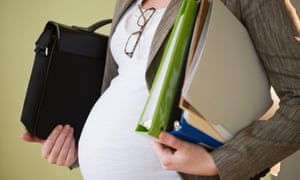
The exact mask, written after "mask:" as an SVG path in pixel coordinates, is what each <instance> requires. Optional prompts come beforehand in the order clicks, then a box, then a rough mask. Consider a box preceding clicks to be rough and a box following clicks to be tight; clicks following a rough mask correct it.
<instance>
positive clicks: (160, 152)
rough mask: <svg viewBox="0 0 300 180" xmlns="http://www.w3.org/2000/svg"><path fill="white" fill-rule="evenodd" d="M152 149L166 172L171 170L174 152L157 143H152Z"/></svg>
mask: <svg viewBox="0 0 300 180" xmlns="http://www.w3.org/2000/svg"><path fill="white" fill-rule="evenodd" d="M153 148H154V151H155V153H156V155H157V157H158V159H159V161H160V164H161V166H162V167H163V168H164V169H166V170H169V169H172V165H173V158H174V151H173V150H171V149H170V148H168V147H166V146H165V145H163V144H160V143H159V142H153Z"/></svg>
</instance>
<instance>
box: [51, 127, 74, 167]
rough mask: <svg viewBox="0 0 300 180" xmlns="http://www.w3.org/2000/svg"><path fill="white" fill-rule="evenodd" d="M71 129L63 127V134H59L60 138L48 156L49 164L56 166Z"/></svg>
mask: <svg viewBox="0 0 300 180" xmlns="http://www.w3.org/2000/svg"><path fill="white" fill-rule="evenodd" d="M70 129H71V127H70V126H69V125H65V126H64V127H63V130H62V131H61V133H60V134H59V136H58V137H57V139H56V141H55V144H54V146H53V148H52V150H51V153H50V154H49V156H48V162H49V163H51V164H54V163H56V162H57V159H58V157H59V153H60V152H61V150H62V147H63V144H64V143H65V141H66V137H67V136H68V133H69V131H70Z"/></svg>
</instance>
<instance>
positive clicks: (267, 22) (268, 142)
mask: <svg viewBox="0 0 300 180" xmlns="http://www.w3.org/2000/svg"><path fill="white" fill-rule="evenodd" d="M222 1H223V2H224V3H225V5H226V6H227V7H228V8H229V9H230V10H231V11H232V13H233V14H234V15H235V16H236V17H237V18H238V19H239V20H240V21H241V22H242V23H243V24H244V25H245V26H246V28H247V29H248V31H249V34H250V36H251V38H252V40H253V43H254V45H255V47H256V50H257V52H258V54H259V56H260V58H261V60H262V62H263V64H264V66H265V69H266V71H267V74H268V78H269V80H270V82H271V84H272V86H273V87H274V89H275V91H276V93H277V94H278V96H279V98H280V100H281V101H280V109H279V110H278V111H277V112H276V113H275V115H274V116H273V117H272V118H271V119H270V120H268V121H254V122H253V123H252V124H251V125H249V126H248V127H246V128H245V129H243V130H241V131H240V132H239V133H238V134H237V135H236V136H235V137H234V138H233V139H232V140H230V141H229V142H228V143H226V144H225V145H223V146H222V147H220V148H218V149H216V150H214V151H213V152H211V154H212V156H213V159H214V161H215V163H216V165H217V168H218V171H219V177H217V176H216V177H200V176H188V175H183V179H191V180H194V179H201V180H204V179H223V180H241V179H250V177H253V176H255V175H256V174H258V173H260V172H261V171H263V170H265V169H267V168H269V167H271V166H273V165H274V164H276V163H277V162H279V161H281V160H282V159H284V158H286V157H288V156H289V155H291V154H293V153H294V152H296V151H297V150H299V148H300V133H299V132H300V43H299V41H297V40H296V39H295V36H296V35H297V33H299V32H296V28H295V26H294V24H293V21H292V20H291V17H290V14H289V11H288V10H287V8H286V6H285V4H284V0H222ZM132 2H134V0H117V3H116V9H115V15H114V21H113V30H114V28H115V25H116V24H117V23H118V20H119V19H120V17H121V15H122V14H123V13H124V11H125V10H126V9H127V8H128V6H129V5H130V4H131V3H132ZM180 4H181V0H172V1H171V4H170V5H169V7H168V9H167V11H166V14H165V16H164V18H163V20H164V21H163V23H161V24H160V26H159V29H160V30H159V31H157V33H156V36H155V39H154V44H153V46H152V51H151V55H150V57H151V59H150V61H149V67H148V71H147V80H148V83H149V86H151V82H152V79H153V76H154V74H155V72H156V69H157V66H158V64H159V61H160V58H161V55H162V52H163V47H164V41H165V40H166V39H167V37H168V33H169V32H170V29H171V27H172V23H173V22H174V19H175V18H174V17H175V16H176V14H177V12H178V9H179V7H180ZM166 22H167V23H166ZM116 74H117V65H116V64H115V62H114V60H113V58H112V56H111V53H110V50H109V53H108V57H107V67H106V73H105V81H104V84H103V90H104V89H106V88H107V87H108V86H109V83H110V81H111V79H112V78H113V77H114V76H115V75H116Z"/></svg>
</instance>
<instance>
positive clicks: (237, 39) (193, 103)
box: [174, 0, 272, 146]
mask: <svg viewBox="0 0 300 180" xmlns="http://www.w3.org/2000/svg"><path fill="white" fill-rule="evenodd" d="M203 4H204V3H202V4H201V5H203ZM206 5H208V14H207V16H206V19H205V23H204V26H203V29H202V32H201V35H200V39H199V40H198V42H197V47H196V50H195V53H194V55H193V58H192V60H191V61H192V62H191V63H190V64H189V65H188V67H187V68H186V70H187V72H186V77H185V82H184V85H183V88H182V99H181V101H180V107H181V108H182V109H183V110H184V111H185V113H188V114H192V115H193V119H197V120H198V121H203V122H205V123H207V124H210V125H211V126H212V127H213V129H214V130H215V132H214V133H210V132H207V135H208V136H211V137H214V138H215V139H217V140H219V142H225V141H226V140H228V139H230V138H231V137H232V136H233V135H235V134H236V133H237V132H238V131H239V130H241V129H242V128H244V127H246V126H247V125H249V124H250V123H251V122H252V121H254V120H257V119H259V117H260V116H262V115H263V114H264V113H265V112H266V111H267V110H268V109H269V108H270V107H271V105H272V100H271V96H270V84H269V82H268V79H267V76H266V74H265V71H264V68H263V65H262V64H261V62H260V60H259V57H258V56H257V54H256V51H255V48H254V46H253V44H252V41H251V39H250V36H249V34H248V32H247V30H246V29H245V27H244V26H243V25H242V24H241V23H240V21H238V19H236V17H234V15H233V14H232V13H231V12H230V11H229V10H228V9H227V7H226V6H225V5H224V4H223V3H222V2H221V1H220V0H210V1H209V3H206ZM206 9H207V8H206ZM201 21H202V20H201ZM186 121H187V122H188V123H189V124H188V125H191V126H194V124H195V123H194V122H193V121H191V122H189V119H187V120H186ZM198 129H199V128H198ZM177 131H185V127H181V128H179V129H178V130H177ZM199 131H202V132H205V131H203V130H201V129H199ZM216 132H217V133H218V134H219V135H221V136H222V137H223V140H222V139H221V140H220V139H218V138H217V136H216V134H215V133H216ZM177 133H178V132H177ZM174 134H176V133H174ZM185 134H189V133H185ZM189 135H190V134H189ZM185 136H186V137H185ZM187 136H188V135H182V136H180V137H181V138H183V139H186V140H189V138H188V137H187ZM198 141H199V143H202V142H201V141H203V139H201V138H200V139H198ZM212 146H214V145H212Z"/></svg>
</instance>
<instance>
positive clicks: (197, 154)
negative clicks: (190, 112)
mask: <svg viewBox="0 0 300 180" xmlns="http://www.w3.org/2000/svg"><path fill="white" fill-rule="evenodd" d="M153 147H154V150H155V152H156V154H157V156H158V158H159V160H160V162H161V165H162V167H163V168H164V169H166V170H175V171H178V172H182V173H187V174H193V175H202V176H213V175H217V174H218V173H217V168H216V165H215V163H214V161H213V159H212V157H211V155H210V154H209V153H208V152H207V151H206V150H205V149H204V148H203V147H201V146H199V145H196V144H192V143H188V142H185V141H182V140H180V139H178V138H176V137H175V136H173V135H171V134H169V133H166V132H162V133H161V134H160V136H159V139H158V140H157V141H154V142H153Z"/></svg>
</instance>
